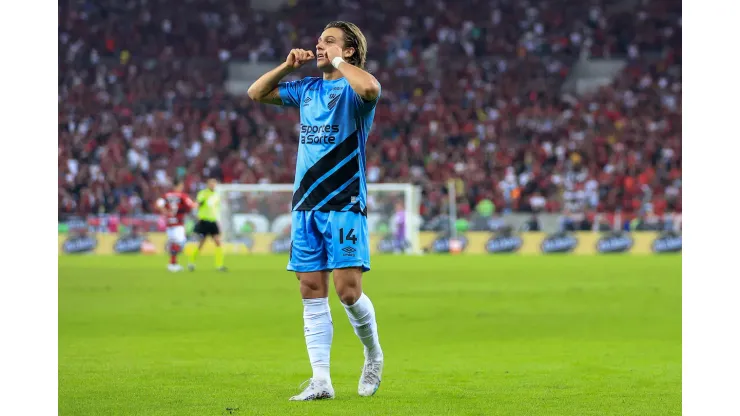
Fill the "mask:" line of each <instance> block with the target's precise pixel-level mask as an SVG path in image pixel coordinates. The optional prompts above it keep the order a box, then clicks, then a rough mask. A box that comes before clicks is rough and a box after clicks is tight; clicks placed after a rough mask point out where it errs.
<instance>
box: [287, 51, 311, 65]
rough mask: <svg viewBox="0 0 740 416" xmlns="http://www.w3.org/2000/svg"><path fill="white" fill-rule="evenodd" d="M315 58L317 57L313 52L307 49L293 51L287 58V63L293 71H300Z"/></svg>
mask: <svg viewBox="0 0 740 416" xmlns="http://www.w3.org/2000/svg"><path fill="white" fill-rule="evenodd" d="M314 58H315V56H314V54H313V52H311V51H307V50H305V49H293V50H291V51H290V53H289V54H288V57H287V58H285V63H286V64H288V66H289V67H291V68H293V69H298V68H300V67H302V66H303V65H305V64H306V62H308V61H310V60H312V59H314Z"/></svg>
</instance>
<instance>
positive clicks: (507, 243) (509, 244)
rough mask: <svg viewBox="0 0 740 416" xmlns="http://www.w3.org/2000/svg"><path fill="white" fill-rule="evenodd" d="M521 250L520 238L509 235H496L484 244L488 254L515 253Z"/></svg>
mask: <svg viewBox="0 0 740 416" xmlns="http://www.w3.org/2000/svg"><path fill="white" fill-rule="evenodd" d="M520 248H522V238H521V237H519V236H518V235H512V234H511V233H498V234H495V235H494V236H493V237H491V238H490V239H489V240H488V241H487V242H486V251H487V252H489V253H516V252H517V251H519V249H520Z"/></svg>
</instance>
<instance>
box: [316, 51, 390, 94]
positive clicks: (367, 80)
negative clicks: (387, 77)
mask: <svg viewBox="0 0 740 416" xmlns="http://www.w3.org/2000/svg"><path fill="white" fill-rule="evenodd" d="M348 49H349V51H348V50H347V49H345V50H344V51H343V50H342V48H340V47H339V45H336V44H334V45H329V46H328V47H327V48H326V52H325V53H326V58H327V59H328V60H329V62H331V64H332V66H334V68H336V69H337V70H338V71H339V72H340V73H341V74H342V76H344V78H346V79H347V82H348V83H349V86H350V87H352V89H353V90H354V91H355V92H356V93H357V95H359V96H360V97H361V98H362V99H363V100H365V101H375V100H376V99H377V98H378V95H380V83H378V80H377V79H375V77H374V76H372V75H371V74H370V73H369V72H367V71H365V70H364V69H362V68H360V67H358V66H355V65H351V64H349V63H347V62H345V60H344V58H345V56H343V55H348V54H349V55H352V53H353V52H354V53H356V51H352V48H348Z"/></svg>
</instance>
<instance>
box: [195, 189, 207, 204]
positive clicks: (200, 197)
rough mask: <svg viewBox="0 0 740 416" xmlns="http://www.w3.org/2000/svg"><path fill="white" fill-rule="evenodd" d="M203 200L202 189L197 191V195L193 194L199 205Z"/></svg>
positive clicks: (204, 198) (203, 193) (204, 196)
mask: <svg viewBox="0 0 740 416" xmlns="http://www.w3.org/2000/svg"><path fill="white" fill-rule="evenodd" d="M205 200H206V194H205V192H203V191H200V192H198V195H196V196H195V202H197V203H198V204H200V205H203V203H204V202H205Z"/></svg>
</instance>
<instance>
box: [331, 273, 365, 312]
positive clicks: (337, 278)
mask: <svg viewBox="0 0 740 416" xmlns="http://www.w3.org/2000/svg"><path fill="white" fill-rule="evenodd" d="M361 279H362V273H361V272H360V271H359V270H358V271H355V270H343V271H336V270H335V271H334V286H335V287H336V289H337V296H339V300H341V301H342V303H343V304H345V305H354V304H355V302H357V300H358V299H360V296H362V284H361Z"/></svg>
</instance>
